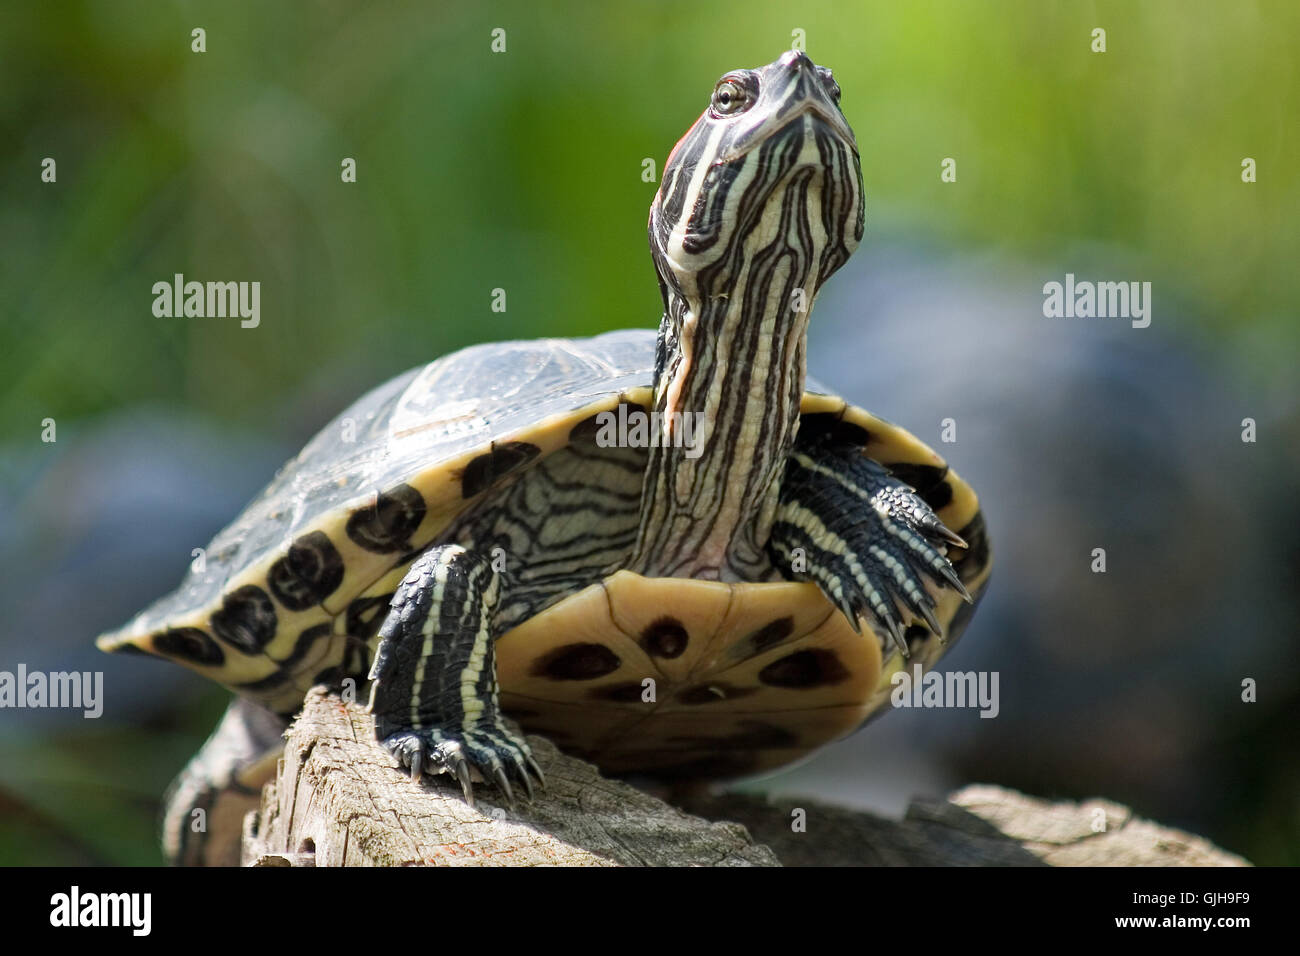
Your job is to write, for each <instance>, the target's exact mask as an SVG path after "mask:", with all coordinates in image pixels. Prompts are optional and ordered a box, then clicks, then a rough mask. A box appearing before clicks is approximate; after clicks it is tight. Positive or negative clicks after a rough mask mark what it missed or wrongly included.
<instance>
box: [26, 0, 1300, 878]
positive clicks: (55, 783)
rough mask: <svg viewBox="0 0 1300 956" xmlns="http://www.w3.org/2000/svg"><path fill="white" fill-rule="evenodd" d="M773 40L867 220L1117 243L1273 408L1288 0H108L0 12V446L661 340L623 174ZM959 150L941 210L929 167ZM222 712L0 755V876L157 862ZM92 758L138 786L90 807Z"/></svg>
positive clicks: (1281, 284)
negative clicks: (847, 161)
mask: <svg viewBox="0 0 1300 956" xmlns="http://www.w3.org/2000/svg"><path fill="white" fill-rule="evenodd" d="M196 26H201V27H203V28H204V29H205V30H206V31H207V52H206V53H204V54H195V53H192V52H191V51H190V31H191V29H192V28H194V27H196ZM1097 26H1101V27H1104V28H1105V29H1106V30H1107V43H1108V50H1107V52H1106V53H1105V54H1094V53H1092V52H1091V51H1090V49H1089V45H1090V31H1091V30H1092V29H1093V28H1094V27H1097ZM495 27H504V28H505V29H506V30H507V43H508V51H507V52H506V53H505V54H502V55H494V54H492V53H490V52H489V41H490V37H489V34H490V31H491V30H492V29H493V28H495ZM795 28H799V29H802V30H804V31H805V32H806V36H807V44H808V52H809V53H810V55H811V56H812V57H813V59H814V60H816V61H817V62H818V63H821V64H825V65H829V66H831V67H833V68H834V70H835V72H836V76H837V78H838V80H839V82H840V84H841V86H842V88H843V90H844V109H845V112H846V114H847V116H848V118H849V120H850V122H851V124H852V125H853V127H854V129H855V130H856V132H857V134H858V138H859V142H860V145H861V149H862V164H863V175H864V179H865V182H866V184H867V189H868V201H869V205H868V229H869V230H870V231H872V232H873V234H881V233H886V234H887V233H889V232H891V231H916V232H924V233H925V234H928V235H932V236H935V237H938V238H940V239H942V240H944V241H946V242H950V243H954V244H956V245H959V246H962V247H965V248H970V249H989V250H997V251H1004V250H1010V251H1011V252H1013V253H1016V254H1021V255H1025V256H1030V257H1033V256H1044V257H1052V258H1060V257H1061V256H1062V255H1063V254H1064V253H1065V252H1066V251H1067V250H1069V249H1071V248H1075V247H1077V246H1079V245H1080V244H1091V243H1111V244H1116V245H1118V246H1120V247H1123V248H1125V249H1127V250H1128V251H1129V253H1130V259H1129V261H1131V262H1132V263H1133V264H1134V270H1135V274H1133V275H1131V276H1114V278H1130V279H1149V278H1157V277H1161V276H1168V275H1176V276H1178V277H1179V279H1178V281H1179V283H1180V287H1179V289H1178V295H1179V296H1180V297H1181V298H1182V299H1184V300H1187V301H1194V302H1197V303H1198V304H1199V306H1200V308H1198V309H1197V310H1196V312H1195V314H1194V315H1190V316H1188V317H1186V318H1180V319H1179V321H1180V322H1185V323H1186V328H1185V330H1184V333H1185V335H1186V336H1187V338H1188V339H1189V340H1195V341H1199V342H1202V343H1205V344H1207V345H1208V346H1209V347H1210V348H1211V349H1213V350H1214V351H1215V352H1216V353H1217V354H1218V355H1220V356H1222V359H1223V361H1225V362H1228V363H1232V364H1234V365H1236V366H1238V367H1240V368H1243V369H1249V370H1250V376H1251V377H1252V378H1254V379H1255V380H1256V381H1258V382H1261V383H1263V384H1264V386H1265V387H1266V388H1271V389H1273V390H1275V391H1276V390H1280V389H1284V388H1287V387H1288V386H1287V383H1289V382H1290V380H1291V377H1292V376H1293V375H1294V371H1293V369H1292V367H1291V366H1292V365H1293V363H1294V359H1295V355H1296V353H1297V345H1300V326H1298V325H1297V323H1296V321H1295V303H1296V302H1297V301H1300V270H1297V269H1296V268H1295V263H1296V262H1297V261H1298V260H1300V230H1297V228H1296V226H1295V223H1296V222H1297V217H1298V215H1300V201H1298V200H1300V186H1298V185H1297V182H1298V181H1297V177H1296V175H1295V173H1294V170H1293V169H1292V168H1291V166H1289V165H1288V164H1294V157H1295V155H1296V152H1297V146H1298V145H1300V144H1298V143H1297V131H1298V125H1297V122H1296V118H1297V116H1300V83H1298V82H1297V75H1296V71H1297V69H1298V67H1297V62H1296V58H1295V55H1294V53H1295V38H1296V37H1297V36H1300V5H1296V4H1294V3H1292V2H1289V0H1278V2H1272V3H1246V2H1243V3H1231V4H1229V3H1217V2H1182V0H1163V2H1146V3H1142V4H1133V3H1124V2H1113V3H1051V2H1048V3H1044V2H1041V0H1013V2H1006V3H999V4H982V3H969V2H961V0H952V2H928V3H927V2H909V3H897V2H879V3H852V4H850V3H843V2H841V3H815V2H807V3H801V4H798V5H795V6H793V7H792V6H790V5H786V4H774V3H747V4H744V5H743V7H738V6H737V5H736V4H734V3H716V4H703V3H700V2H698V0H691V2H671V3H658V2H640V3H620V4H595V3H589V4H579V3H548V4H534V3H524V2H518V3H497V2H492V3H483V4H451V3H445V4H440V3H415V2H406V3H383V4H366V5H357V4H352V3H346V2H342V0H335V2H322V3H313V4H256V3H215V2H202V3H200V2H179V0H177V2H173V3H168V4H160V3H153V2H111V0H100V2H81V3H60V4H11V5H8V6H7V9H6V23H5V28H4V29H3V30H2V31H0V136H3V139H4V142H5V143H6V144H8V148H7V149H6V150H5V151H4V153H3V155H0V164H3V165H2V167H0V168H2V172H3V175H0V195H2V200H0V217H2V218H0V235H3V237H4V255H3V256H0V381H3V383H4V384H3V386H0V443H3V444H6V445H9V444H12V443H21V444H22V445H24V446H26V445H30V444H32V443H35V442H36V441H37V437H38V435H39V429H40V422H41V420H42V419H43V418H45V417H47V416H48V417H53V418H55V419H57V420H58V421H59V422H60V424H61V425H62V424H63V423H64V422H76V421H79V420H87V419H90V418H92V417H94V416H98V415H102V414H105V413H109V412H113V411H116V410H120V409H125V408H130V407H132V406H136V405H140V404H143V403H161V404H164V405H172V406H180V407H184V408H186V409H189V410H192V411H193V412H194V413H196V414H197V415H200V416H203V417H206V418H211V419H214V420H218V421H222V422H225V423H228V424H231V425H236V426H239V427H243V428H250V429H254V430H256V431H260V432H263V433H266V434H269V435H273V436H276V437H278V438H282V439H285V440H288V441H291V442H297V441H299V440H301V439H302V438H304V437H306V436H307V435H308V434H310V432H311V431H312V430H313V429H314V428H316V427H318V426H319V425H320V424H322V423H323V422H324V421H326V420H327V419H328V418H329V417H330V416H331V415H332V414H333V413H334V412H335V411H336V410H337V409H338V408H340V407H341V406H342V405H343V404H345V403H346V402H347V401H348V400H350V399H351V398H352V397H354V396H355V395H357V394H358V393H360V392H361V391H363V390H364V389H365V388H367V387H369V386H370V385H373V384H375V383H377V382H379V381H381V380H383V379H384V378H386V377H388V376H389V375H391V374H393V373H395V372H397V371H399V370H401V369H403V368H406V367H409V366H411V365H414V364H416V363H418V362H423V361H426V360H428V359H429V358H431V357H433V356H436V355H438V354H441V353H444V352H447V351H449V350H452V349H455V348H457V347H460V346H463V345H466V344H469V343H472V342H478V341H484V340H496V339H507V338H513V337H532V336H540V335H558V336H563V335H580V334H589V333H595V332H598V331H601V330H605V329H609V328H616V327H622V326H647V327H648V326H652V325H654V324H655V322H656V321H657V318H658V294H657V289H656V287H655V283H654V281H653V278H652V271H651V267H650V264H649V260H648V255H647V252H646V248H645V235H644V223H645V216H646V209H647V206H648V205H649V202H650V200H651V198H652V195H653V191H654V189H655V188H656V186H655V184H653V183H646V182H643V181H642V178H641V169H642V160H643V159H644V158H646V157H650V158H653V159H654V160H655V163H656V166H660V165H662V162H663V160H664V158H665V157H666V156H667V154H668V151H669V149H670V148H671V145H672V144H673V142H675V140H676V139H677V137H678V136H680V135H681V133H682V132H683V131H685V129H686V128H687V127H688V126H689V124H690V123H691V122H692V121H693V120H694V118H695V117H696V116H697V115H698V113H699V111H700V110H701V109H702V108H703V107H704V105H705V104H706V102H707V97H708V94H709V91H710V89H711V87H712V84H713V83H714V81H715V80H716V78H717V77H718V76H719V75H720V74H721V73H723V72H724V71H726V70H728V69H732V68H735V67H739V66H756V65H759V64H762V63H766V62H769V61H770V60H772V59H773V58H774V57H775V56H776V55H777V54H778V53H779V52H780V51H781V50H782V49H784V48H786V47H788V46H789V45H790V41H791V31H792V30H793V29H795ZM47 156H49V157H54V158H55V159H56V160H57V163H58V182H57V184H55V185H47V184H43V183H42V182H41V181H40V178H39V173H40V163H41V160H42V159H43V158H44V157H47ZM947 156H952V157H955V158H956V159H957V163H958V185H957V187H950V186H945V185H943V184H942V183H941V182H940V180H939V161H940V159H941V158H943V157H947ZM1246 156H1250V157H1253V158H1254V159H1255V160H1256V161H1257V163H1258V170H1259V173H1258V175H1259V182H1258V183H1256V184H1254V185H1243V184H1242V182H1241V180H1240V164H1241V160H1242V158H1243V157H1246ZM343 157H355V158H356V160H357V164H358V179H359V181H358V182H357V183H356V184H344V183H341V182H340V176H339V172H340V161H341V160H342V158H343ZM178 272H179V273H184V274H185V276H186V277H187V278H188V279H198V280H200V281H205V280H251V279H257V280H260V281H261V283H262V304H261V308H262V318H261V326H260V327H259V328H257V329H255V330H243V329H241V328H240V327H239V324H238V321H237V320H233V319H227V320H222V319H166V318H162V319H160V318H155V317H154V316H153V315H152V313H151V305H152V300H153V296H152V293H151V291H150V290H151V286H152V285H153V283H154V282H157V281H160V280H168V279H170V278H171V276H172V275H173V274H174V273H178ZM498 287H501V288H504V289H506V290H507V294H508V311H506V312H505V313H501V314H498V313H493V312H492V311H491V310H490V308H489V301H490V295H491V290H492V289H494V288H498ZM1158 302H1159V299H1157V303H1158ZM1158 307H1159V305H1157V308H1158ZM1156 321H1157V322H1159V321H1161V316H1160V315H1157V317H1156ZM2 475H3V473H2V472H0V477H2ZM34 637H35V636H32V635H29V636H25V637H24V638H23V639H33V638H34ZM16 639H17V638H16ZM87 639H89V635H87ZM3 649H4V650H5V652H6V656H7V655H8V652H9V650H10V648H8V647H3ZM0 666H6V665H5V662H4V661H0ZM219 701H220V696H219V695H216V696H213V697H211V698H207V697H205V698H204V699H203V702H202V704H201V705H198V706H196V707H195V708H194V712H193V713H188V714H186V715H185V716H184V717H183V719H182V724H181V725H180V726H172V727H168V728H166V729H165V733H160V731H161V730H163V728H149V727H146V728H117V729H113V728H107V729H99V728H97V729H95V730H93V731H84V732H81V733H80V734H78V735H76V736H75V737H73V738H60V739H44V740H40V741H27V742H26V743H23V742H22V741H21V740H19V739H16V738H14V737H9V738H7V739H6V740H5V742H4V753H3V755H2V756H3V762H2V763H0V767H3V768H4V770H3V774H2V775H0V785H3V789H2V790H0V805H4V806H6V810H5V813H4V817H5V818H6V820H7V822H6V824H5V829H4V832H3V834H0V862H9V863H12V862H18V861H23V860H34V859H44V860H45V861H47V862H57V861H63V860H80V861H85V862H149V861H152V860H156V859H157V851H156V849H155V848H154V846H153V844H152V842H151V838H149V837H147V836H146V834H147V833H149V832H151V827H152V814H153V812H154V801H155V800H156V795H157V793H158V792H159V790H160V789H161V781H164V780H165V779H166V778H167V777H169V776H170V775H171V774H172V773H174V771H175V769H176V768H177V767H179V766H180V764H181V763H182V762H183V759H184V755H186V754H188V753H190V752H192V751H193V750H194V749H195V747H196V746H197V744H198V742H199V741H200V740H201V739H202V737H203V735H204V734H205V733H206V731H207V728H209V727H210V726H211V724H212V722H213V721H214V720H215V717H216V714H217V712H218V711H219V706H220V705H219ZM4 719H8V715H4ZM92 753H93V754H94V755H95V756H94V759H93V761H92V760H88V759H86V755H87V754H92ZM78 755H80V756H78ZM117 762H133V763H134V764H135V765H136V766H137V768H138V769H139V770H140V773H141V779H140V782H139V786H138V788H137V789H135V790H133V791H132V792H129V793H121V792H117V791H114V790H113V789H112V787H113V786H116V785H117V784H114V783H110V781H119V782H120V778H118V777H116V776H115V775H114V774H113V773H112V768H113V765H114V764H115V763H117ZM110 818H114V819H120V821H121V823H120V825H119V826H117V827H114V826H111V825H108V823H107V821H108V820H109V819H110Z"/></svg>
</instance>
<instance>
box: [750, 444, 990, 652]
mask: <svg viewBox="0 0 1300 956" xmlns="http://www.w3.org/2000/svg"><path fill="white" fill-rule="evenodd" d="M947 544H952V545H956V546H958V547H965V546H966V543H965V542H964V541H962V539H961V538H959V537H958V536H957V535H956V534H954V533H953V532H952V531H950V530H949V529H948V528H946V527H945V526H944V524H943V522H942V521H940V520H939V518H938V516H937V515H936V514H935V513H934V511H933V510H932V509H931V508H930V506H929V505H927V504H926V503H925V502H924V501H923V500H921V498H920V496H919V495H917V494H916V492H915V491H914V490H913V489H912V488H911V487H910V486H909V485H907V484H906V483H904V482H902V481H899V480H898V479H897V478H895V477H893V476H892V475H890V473H889V469H888V468H886V467H885V466H884V465H881V464H880V463H879V462H876V461H873V460H872V459H870V458H868V457H866V456H865V455H863V454H862V449H861V448H859V447H857V446H855V445H852V444H849V443H844V442H833V441H826V440H819V441H815V442H810V443H808V444H806V445H800V446H796V448H795V450H794V452H792V453H791V455H790V457H789V458H788V459H787V461H786V470H785V479H784V481H783V482H782V485H781V499H780V505H779V506H778V509H777V515H776V521H775V523H774V524H773V526H772V537H771V540H770V543H769V545H768V550H769V553H770V556H771V559H772V562H773V564H774V566H775V567H777V568H778V569H779V570H780V571H781V572H782V573H783V574H784V575H785V576H786V577H788V578H791V579H793V580H798V581H803V580H811V581H816V582H817V584H818V585H820V586H821V589H822V591H823V592H824V593H825V594H826V596H827V597H828V598H829V599H830V600H831V601H832V602H833V603H834V604H835V605H836V606H837V607H839V608H840V610H841V611H843V612H844V615H845V617H847V618H848V620H849V623H850V624H851V625H852V626H853V628H854V629H855V630H858V629H859V624H858V618H859V617H860V616H861V617H866V618H867V619H868V620H869V621H870V622H872V624H874V625H875V626H876V627H877V629H878V630H880V632H881V633H883V634H888V635H889V636H890V637H891V638H893V641H894V643H895V644H896V645H897V646H898V648H899V650H900V651H901V652H902V654H903V656H904V657H906V656H908V649H907V642H906V641H905V640H904V639H903V621H902V616H901V615H900V613H899V609H900V607H902V608H905V609H907V610H909V611H911V612H913V613H915V614H916V615H917V616H918V617H920V618H921V619H922V620H924V621H925V622H926V623H927V624H928V625H929V627H930V630H931V631H933V632H934V633H935V634H936V635H937V636H939V637H940V638H942V637H943V633H942V629H941V628H940V626H939V622H938V620H937V619H936V618H935V616H934V612H933V610H932V609H933V608H934V607H935V605H936V602H935V600H934V598H933V597H931V596H930V594H929V592H928V591H927V590H926V587H925V585H926V581H927V579H928V580H930V581H933V582H935V583H936V584H938V585H939V586H940V587H949V588H952V589H953V590H955V591H956V592H957V593H958V594H960V595H961V596H962V598H964V599H965V600H966V601H967V602H969V601H970V600H971V596H970V594H968V593H967V591H966V588H965V587H964V586H963V585H962V583H961V579H960V578H958V577H957V572H956V571H955V570H954V569H953V566H952V564H951V563H950V562H949V561H948V558H947V554H946V548H945V545H947ZM792 555H798V556H799V557H800V558H801V560H800V561H798V562H795V561H792Z"/></svg>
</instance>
